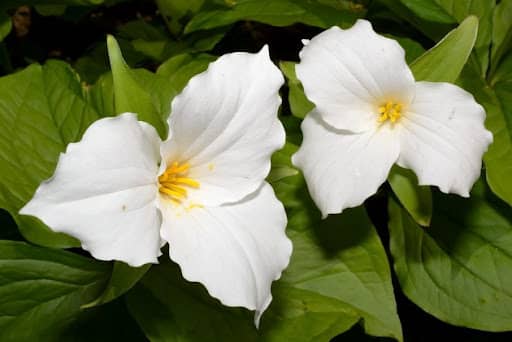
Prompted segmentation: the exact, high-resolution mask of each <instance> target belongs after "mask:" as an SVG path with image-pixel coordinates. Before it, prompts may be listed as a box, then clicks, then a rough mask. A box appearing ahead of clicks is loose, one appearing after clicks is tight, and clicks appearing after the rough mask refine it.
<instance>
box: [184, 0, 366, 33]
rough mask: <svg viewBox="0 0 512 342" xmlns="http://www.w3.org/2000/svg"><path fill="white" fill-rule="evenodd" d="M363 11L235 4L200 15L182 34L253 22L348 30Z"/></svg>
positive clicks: (270, 2)
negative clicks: (245, 21)
mask: <svg viewBox="0 0 512 342" xmlns="http://www.w3.org/2000/svg"><path fill="white" fill-rule="evenodd" d="M362 15H364V11H361V10H360V9H357V8H350V7H347V8H346V9H344V10H338V9H336V8H334V7H332V6H328V5H325V4H321V3H319V2H313V1H308V0H293V1H292V0H237V1H233V2H232V5H231V6H224V7H221V8H218V9H212V10H205V11H201V12H199V13H198V14H197V15H196V16H194V17H193V18H192V20H190V22H189V23H188V24H187V26H186V27H185V33H190V32H194V31H199V30H207V29H212V28H216V27H221V26H226V25H230V24H233V23H235V22H237V21H240V20H253V21H259V22H262V23H265V24H269V25H273V26H289V25H292V24H294V23H303V24H307V25H311V26H317V27H323V28H328V27H331V26H334V25H341V26H345V27H346V26H350V25H352V24H353V23H354V21H355V20H356V19H357V18H358V17H359V16H362Z"/></svg>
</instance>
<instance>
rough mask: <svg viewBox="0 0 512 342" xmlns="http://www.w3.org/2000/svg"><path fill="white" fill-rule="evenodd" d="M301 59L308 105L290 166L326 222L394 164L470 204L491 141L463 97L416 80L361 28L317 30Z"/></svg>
mask: <svg viewBox="0 0 512 342" xmlns="http://www.w3.org/2000/svg"><path fill="white" fill-rule="evenodd" d="M300 58H301V61H300V63H299V64H298V65H297V66H296V72H297V77H298V78H299V79H300V80H301V82H302V84H303V86H304V90H305V93H306V95H307V97H308V98H309V99H310V100H311V101H312V102H313V103H314V104H315V105H316V107H315V109H313V111H312V112H311V113H309V114H308V115H307V117H306V118H305V119H304V121H303V123H302V132H303V136H304V140H303V143H302V146H301V147H300V149H299V151H298V152H297V153H296V154H295V155H294V156H293V163H294V165H296V166H297V167H299V168H300V169H302V171H303V173H304V177H305V178H306V182H307V184H308V188H309V191H310V193H311V196H312V198H313V199H314V201H315V202H316V204H317V206H318V207H319V208H320V210H321V212H322V214H323V215H324V217H325V216H326V215H328V214H332V213H339V212H341V211H342V210H343V209H345V208H350V207H355V206H358V205H360V204H361V203H363V201H364V200H365V199H366V198H368V197H369V196H371V195H372V194H374V193H375V192H376V191H377V189H378V187H379V186H380V185H381V184H382V183H384V182H385V181H386V179H387V177H388V174H389V171H390V169H391V167H392V166H393V164H394V163H397V164H398V165H399V166H401V167H405V168H410V169H412V170H413V171H414V172H415V173H416V175H417V176H418V180H419V183H420V184H421V185H436V186H438V187H439V188H440V190H441V191H443V192H447V193H448V192H449V193H456V194H459V195H461V196H469V190H470V189H471V187H472V185H473V183H474V182H475V181H476V179H477V178H478V177H479V175H480V170H481V162H482V155H483V153H484V152H485V151H486V150H487V147H488V145H489V144H490V143H491V142H492V134H491V133H490V132H489V131H487V130H486V129H485V127H484V124H483V122H484V119H485V112H484V110H483V108H482V106H480V105H479V104H478V103H476V102H475V100H474V98H473V96H472V95H471V94H469V93H468V92H466V91H464V90H462V89H461V88H459V87H457V86H455V85H452V84H449V83H432V82H415V80H414V77H413V75H412V73H411V71H410V69H409V67H408V66H407V64H406V62H405V58H404V50H403V49H402V48H401V47H400V45H399V44H398V43H397V42H396V41H394V40H392V39H388V38H385V37H383V36H380V35H378V34H377V33H375V32H374V31H373V29H372V26H371V24H370V23H369V22H368V21H365V20H358V21H357V22H356V24H355V25H354V26H353V27H352V28H350V29H347V30H342V29H340V28H338V27H333V28H330V29H328V30H326V31H324V32H322V33H321V34H319V35H318V36H316V37H314V38H313V39H312V40H311V41H309V43H307V44H306V46H305V47H304V48H303V49H302V51H301V53H300Z"/></svg>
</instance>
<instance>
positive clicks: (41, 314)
mask: <svg viewBox="0 0 512 342" xmlns="http://www.w3.org/2000/svg"><path fill="white" fill-rule="evenodd" d="M0 265H1V267H0V298H2V301H1V302H0V340H1V341H6V342H10V341H13V342H14V341H36V340H37V341H54V340H58V339H59V338H58V337H59V334H60V333H61V331H62V329H64V328H65V327H66V326H67V325H69V324H70V322H71V321H72V320H73V319H74V318H75V317H76V315H77V314H78V313H79V312H80V306H81V305H82V304H84V303H87V302H88V301H90V300H92V299H93V298H95V297H96V296H97V295H98V293H100V292H101V290H102V288H103V287H104V285H105V283H106V281H107V279H108V275H109V273H110V265H109V264H107V263H103V262H97V261H93V260H91V259H87V258H84V257H81V256H78V255H75V254H72V253H69V252H64V251H60V250H54V249H48V248H40V247H34V246H31V245H28V244H26V243H23V242H14V241H0Z"/></svg>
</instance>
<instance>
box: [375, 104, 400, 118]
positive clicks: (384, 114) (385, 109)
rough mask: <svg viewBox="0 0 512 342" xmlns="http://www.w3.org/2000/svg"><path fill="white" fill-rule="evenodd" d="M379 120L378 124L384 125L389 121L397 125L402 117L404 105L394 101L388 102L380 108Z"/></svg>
mask: <svg viewBox="0 0 512 342" xmlns="http://www.w3.org/2000/svg"><path fill="white" fill-rule="evenodd" d="M378 111H379V118H378V119H377V121H378V122H380V123H383V122H385V121H387V120H389V121H391V123H395V122H396V121H398V119H400V117H401V116H402V104H400V103H396V102H393V101H388V102H386V103H385V104H383V105H382V106H380V107H379V108H378Z"/></svg>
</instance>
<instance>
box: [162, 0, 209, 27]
mask: <svg viewBox="0 0 512 342" xmlns="http://www.w3.org/2000/svg"><path fill="white" fill-rule="evenodd" d="M204 3H205V0H156V4H157V6H158V9H159V11H160V13H162V15H163V17H164V20H165V22H166V24H167V27H168V28H169V31H171V33H172V34H174V35H179V34H181V33H182V31H183V19H186V18H187V17H191V16H192V15H194V14H196V13H197V12H199V10H200V9H201V7H202V6H203V4H204Z"/></svg>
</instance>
